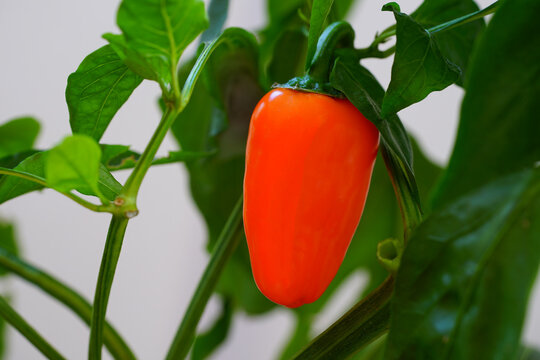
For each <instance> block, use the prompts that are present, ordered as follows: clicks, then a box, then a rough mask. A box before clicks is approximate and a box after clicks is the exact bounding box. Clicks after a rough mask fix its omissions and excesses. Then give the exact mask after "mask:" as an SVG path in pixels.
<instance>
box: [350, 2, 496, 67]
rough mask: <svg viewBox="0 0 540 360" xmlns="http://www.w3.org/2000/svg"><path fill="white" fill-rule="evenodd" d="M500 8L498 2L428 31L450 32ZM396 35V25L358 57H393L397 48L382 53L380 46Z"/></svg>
mask: <svg viewBox="0 0 540 360" xmlns="http://www.w3.org/2000/svg"><path fill="white" fill-rule="evenodd" d="M498 7H499V2H498V1H496V2H494V3H493V4H491V5H489V6H488V7H486V8H484V9H481V10H478V11H475V12H473V13H470V14H467V15H464V16H461V17H459V18H456V19H453V20H450V21H447V22H444V23H442V24H439V25H435V26H433V27H431V28H429V29H427V31H428V32H429V33H430V34H435V33H438V32H441V31H445V30H450V29H453V28H455V27H458V26H461V25H465V24H468V23H470V22H472V21H475V20H478V19H481V18H483V17H484V16H487V15H489V14H493V13H494V12H495V11H497V8H498ZM394 35H396V26H395V25H393V26H391V27H389V28H388V29H386V30H384V31H383V32H382V33H381V34H379V35H378V36H376V37H375V40H373V42H372V43H371V45H370V46H368V47H367V48H364V49H357V50H356V52H357V56H358V57H359V58H366V57H374V58H381V57H388V56H390V55H392V53H394V52H395V46H393V47H391V48H389V49H387V50H384V51H380V50H379V49H378V45H379V44H381V43H383V42H385V41H386V40H387V39H388V38H390V37H392V36H394Z"/></svg>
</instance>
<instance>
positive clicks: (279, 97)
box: [244, 89, 379, 308]
mask: <svg viewBox="0 0 540 360" xmlns="http://www.w3.org/2000/svg"><path fill="white" fill-rule="evenodd" d="M378 145H379V133H378V131H377V129H376V127H375V126H374V125H373V124H372V123H371V122H370V121H369V120H367V119H366V118H365V117H364V116H363V115H362V114H361V113H360V112H359V111H358V110H357V109H356V108H355V107H354V106H353V105H352V104H351V103H350V102H349V101H348V100H345V99H337V98H333V97H330V96H327V95H321V94H315V93H309V92H303V91H297V90H291V89H274V90H272V91H270V92H269V93H268V94H266V95H265V96H264V97H263V98H262V99H261V101H260V102H259V104H258V105H257V107H256V108H255V110H254V112H253V115H252V118H251V124H250V129H249V136H248V143H247V150H246V171H245V178H244V227H245V232H246V238H247V243H248V248H249V253H250V259H251V266H252V270H253V275H254V278H255V281H256V283H257V286H258V287H259V289H260V290H261V292H262V293H263V294H264V295H265V296H266V297H267V298H269V299H270V300H272V301H273V302H276V303H278V304H281V305H284V306H287V307H290V308H295V307H298V306H301V305H304V304H308V303H311V302H314V301H315V300H317V299H318V298H319V297H320V296H321V295H322V293H323V292H324V291H325V290H326V288H327V287H328V285H329V284H330V282H331V281H332V279H333V278H334V276H335V274H336V272H337V270H338V268H339V266H340V265H341V263H342V261H343V258H344V256H345V253H346V251H347V248H348V246H349V243H350V241H351V239H352V236H353V235H354V232H355V230H356V227H357V225H358V223H359V221H360V217H361V215H362V211H363V209H364V204H365V200H366V196H367V192H368V189H369V183H370V180H371V174H372V171H373V166H374V163H375V157H376V155H377V150H378Z"/></svg>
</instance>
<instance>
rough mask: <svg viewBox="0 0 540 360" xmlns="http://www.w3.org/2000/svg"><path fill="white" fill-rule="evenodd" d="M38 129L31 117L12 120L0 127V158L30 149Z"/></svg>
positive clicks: (38, 126) (36, 123) (35, 121)
mask: <svg viewBox="0 0 540 360" xmlns="http://www.w3.org/2000/svg"><path fill="white" fill-rule="evenodd" d="M39 129H40V125H39V123H38V122H37V120H35V119H34V118H31V117H22V118H17V119H13V120H11V121H8V122H6V123H5V124H3V125H1V126H0V158H4V157H6V156H8V155H15V154H17V153H19V152H22V151H25V150H29V149H31V148H32V147H33V146H34V142H35V141H36V138H37V136H38V133H39Z"/></svg>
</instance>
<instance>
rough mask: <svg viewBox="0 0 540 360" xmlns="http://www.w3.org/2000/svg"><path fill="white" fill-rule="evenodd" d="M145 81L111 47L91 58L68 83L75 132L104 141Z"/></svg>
mask: <svg viewBox="0 0 540 360" xmlns="http://www.w3.org/2000/svg"><path fill="white" fill-rule="evenodd" d="M141 81H142V78H141V77H140V76H139V75H137V74H135V73H134V72H133V71H131V70H130V69H128V67H127V66H126V65H125V64H124V62H123V61H122V59H120V57H119V56H118V55H117V54H116V52H115V51H114V50H113V49H112V47H111V46H110V45H105V46H103V47H101V48H99V49H98V50H96V51H94V52H93V53H91V54H90V55H88V56H87V57H86V58H85V59H84V60H83V61H82V63H81V65H79V67H78V68H77V70H76V71H75V72H74V73H72V74H71V75H70V76H69V78H68V82H67V87H66V102H67V105H68V109H69V123H70V125H71V130H72V131H73V133H78V134H84V135H88V136H90V137H92V138H94V139H95V140H96V141H99V139H101V136H103V133H104V132H105V130H106V129H107V126H108V125H109V123H110V122H111V120H112V118H113V117H114V115H115V114H116V112H117V111H118V110H119V109H120V107H121V106H122V105H123V104H124V103H125V102H126V101H127V99H128V98H129V96H130V95H131V93H132V92H133V90H135V88H136V87H137V86H139V84H140V83H141Z"/></svg>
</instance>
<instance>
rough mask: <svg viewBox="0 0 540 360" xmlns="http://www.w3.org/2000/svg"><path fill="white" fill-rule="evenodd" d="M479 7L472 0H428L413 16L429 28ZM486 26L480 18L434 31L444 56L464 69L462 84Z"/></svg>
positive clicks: (476, 9)
mask: <svg viewBox="0 0 540 360" xmlns="http://www.w3.org/2000/svg"><path fill="white" fill-rule="evenodd" d="M478 10H479V9H478V6H477V5H476V4H475V2H474V1H472V0H425V1H424V2H423V3H422V5H420V7H419V8H418V9H416V10H415V11H414V13H412V14H411V17H412V18H413V19H414V20H416V21H417V22H418V23H419V24H421V25H422V26H423V27H424V28H426V29H427V28H431V27H433V26H435V25H439V24H442V23H445V22H447V21H450V20H453V19H457V18H459V17H461V16H463V15H467V14H470V13H473V12H475V11H478ZM484 29H485V22H484V20H481V19H479V20H476V21H473V22H471V23H469V24H464V25H461V26H459V27H456V28H454V29H449V30H445V31H443V32H438V33H435V34H432V36H433V38H434V39H435V41H436V42H437V45H438V46H439V49H440V51H441V53H442V54H443V56H444V57H445V58H447V59H448V60H450V61H451V62H452V63H454V64H456V65H457V66H458V67H459V68H460V69H461V77H460V78H459V79H458V81H457V84H458V85H461V86H463V81H464V79H465V75H466V74H467V69H468V65H469V59H470V57H471V53H472V51H473V47H474V45H475V42H476V38H477V37H478V36H479V35H480V33H481V32H482V31H483V30H484Z"/></svg>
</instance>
